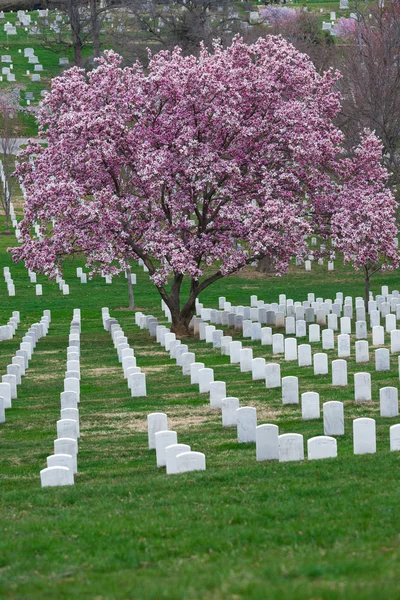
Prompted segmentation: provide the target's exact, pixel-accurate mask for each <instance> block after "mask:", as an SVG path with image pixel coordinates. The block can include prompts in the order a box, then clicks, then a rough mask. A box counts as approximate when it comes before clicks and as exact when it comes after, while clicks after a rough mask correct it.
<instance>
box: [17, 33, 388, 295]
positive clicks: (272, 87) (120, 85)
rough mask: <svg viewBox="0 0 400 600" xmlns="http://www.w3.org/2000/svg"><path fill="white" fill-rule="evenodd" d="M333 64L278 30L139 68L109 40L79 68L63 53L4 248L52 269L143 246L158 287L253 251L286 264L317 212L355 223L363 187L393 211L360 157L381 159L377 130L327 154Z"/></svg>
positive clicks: (118, 257) (22, 168) (236, 261)
mask: <svg viewBox="0 0 400 600" xmlns="http://www.w3.org/2000/svg"><path fill="white" fill-rule="evenodd" d="M338 78H339V75H338V73H335V72H332V71H328V72H326V73H324V74H323V75H320V74H318V73H317V71H316V70H315V68H314V66H313V64H312V62H311V61H310V60H309V58H308V57H307V56H306V55H305V54H301V53H300V52H298V51H297V50H295V48H294V47H293V46H292V45H290V44H289V43H288V42H286V41H285V40H284V39H282V38H280V37H273V36H269V37H266V38H265V39H259V40H258V41H257V42H256V43H254V44H252V45H247V44H245V43H244V42H243V41H242V40H241V39H240V38H236V39H235V40H234V41H233V43H232V45H231V46H230V47H229V48H226V49H224V48H223V47H222V46H220V45H219V44H218V43H215V46H214V48H213V50H212V51H211V52H209V51H207V50H206V49H205V48H203V49H202V51H201V53H200V56H199V57H194V56H187V57H185V56H183V55H182V53H181V51H180V50H179V49H178V48H177V49H175V50H174V51H173V52H167V51H165V52H160V53H159V54H157V55H156V56H153V57H151V60H150V64H149V68H148V71H147V72H145V71H144V69H143V68H142V66H141V65H140V64H135V65H133V66H131V67H125V68H122V67H121V58H120V57H119V56H118V55H117V54H115V53H114V52H111V51H109V52H106V53H105V56H104V57H103V58H101V59H100V60H99V61H98V64H97V67H96V68H95V69H94V70H93V71H92V72H90V73H89V74H86V73H85V72H84V71H83V70H82V69H78V68H72V69H70V70H69V71H67V72H66V73H65V74H64V75H63V76H62V77H58V78H56V79H54V80H53V82H52V89H51V93H49V94H48V95H47V96H46V98H45V99H44V100H43V103H42V107H41V110H40V113H39V122H40V135H43V136H47V139H48V145H47V147H45V148H43V147H40V146H39V145H38V144H31V145H30V146H29V147H28V148H27V150H26V151H25V152H24V154H23V155H22V158H21V159H20V162H19V165H18V167H17V174H18V176H19V177H20V179H21V180H22V181H23V183H24V186H25V189H26V194H27V201H26V206H25V216H24V220H23V222H22V226H21V233H22V236H23V244H22V246H21V247H20V248H18V249H14V250H13V251H12V252H13V257H14V259H15V260H19V259H22V260H24V261H25V263H26V264H27V266H28V267H30V268H31V269H33V270H38V271H44V272H45V273H46V274H48V275H54V274H55V273H56V272H58V271H59V270H60V269H61V265H62V261H63V258H64V257H65V256H66V255H71V254H74V253H78V252H79V253H83V254H84V255H85V256H86V258H87V263H88V265H89V267H90V268H91V269H92V270H93V271H96V270H98V271H107V270H109V271H113V272H115V271H117V270H118V269H122V268H124V266H125V264H126V261H127V260H129V259H136V260H137V259H138V258H142V259H143V260H144V262H145V264H146V265H147V266H148V268H149V271H150V275H151V276H152V278H153V281H154V283H155V284H156V285H157V287H158V288H159V289H161V288H162V286H164V285H165V284H166V283H167V281H168V280H169V278H170V277H171V276H173V277H175V278H177V280H180V279H179V278H180V277H181V276H185V275H187V276H189V278H191V279H192V282H197V281H198V280H199V279H200V278H201V277H203V276H204V271H205V269H209V268H211V267H214V275H211V277H209V278H208V279H207V280H205V281H206V282H212V281H214V280H215V278H216V277H217V276H222V275H225V274H228V273H232V272H234V271H236V270H237V269H239V268H241V267H242V266H244V265H245V264H248V263H250V262H253V261H254V260H257V259H258V258H262V257H264V256H270V257H272V259H273V260H274V261H275V264H276V267H277V270H278V272H279V273H283V272H284V271H285V270H286V268H287V266H288V263H289V261H290V260H291V258H292V257H293V256H295V255H299V254H302V253H304V252H305V251H306V238H307V236H308V235H309V234H310V232H311V231H312V230H313V229H314V228H315V227H316V226H318V227H321V226H322V225H323V226H324V227H325V228H326V227H327V225H326V223H327V218H328V221H329V219H331V218H333V222H334V234H335V235H336V236H338V238H340V239H341V240H342V239H344V238H347V239H349V238H351V239H353V237H354V234H353V232H352V229H351V227H352V226H351V224H350V223H351V218H354V215H355V208H354V207H358V206H364V205H365V206H369V203H373V206H374V207H376V206H378V207H382V213H379V214H380V215H381V217H382V218H385V219H387V218H391V216H390V215H388V213H387V212H385V210H386V209H385V203H386V201H390V194H389V192H387V191H385V190H384V189H383V188H382V189H381V188H380V191H379V196H378V197H377V196H376V195H375V192H376V188H374V187H373V184H372V182H370V180H369V179H368V181H367V182H364V180H363V177H364V173H365V172H364V171H362V170H361V169H360V163H362V161H364V162H365V161H366V163H368V167H367V172H366V174H368V173H372V172H374V173H375V171H376V170H377V172H379V173H380V171H379V169H380V167H379V159H380V156H379V152H378V151H377V147H378V146H377V142H376V140H375V138H373V136H369V137H367V138H366V139H365V140H364V145H363V146H361V147H360V150H359V151H358V154H357V156H356V159H355V161H354V163H353V162H352V161H347V162H346V163H345V166H343V161H342V160H339V159H338V155H339V154H340V152H341V145H342V133H341V132H340V131H339V130H338V129H337V127H336V126H335V125H334V123H333V118H334V117H335V116H336V114H337V112H338V110H339V107H340V97H339V94H338V92H337V89H336V83H337V80H338ZM371 140H372V141H371ZM374 140H375V141H374ZM32 157H34V159H33V160H32V161H31V160H30V159H31V158H32ZM363 164H364V163H363ZM373 169H375V171H374V170H373ZM361 175H362V176H361ZM374 179H375V180H376V177H374ZM379 181H380V182H382V179H380V180H379ZM382 185H383V184H382ZM338 199H339V200H338ZM371 206H372V204H371ZM357 210H358V209H357ZM374 210H375V208H374ZM357 214H358V213H357ZM365 214H366V215H371V210H368V211H367V212H366V213H365ZM360 219H361V213H360ZM35 223H39V224H40V226H41V231H42V239H41V240H39V239H37V238H34V237H32V234H31V232H32V226H33V225H34V224H35ZM386 225H387V223H385V228H386ZM360 226H361V223H360ZM377 229H382V223H381V222H380V225H379V226H378V228H377ZM389 232H390V234H389ZM364 233H365V235H361V233H357V241H354V244H355V245H357V244H367V243H368V235H367V234H366V232H364ZM392 233H393V234H394V231H392V229H390V228H386V232H385V236H386V237H385V239H387V243H389V241H388V239H389V237H390V235H392ZM374 240H375V237H374ZM376 241H378V237H377V239H376ZM341 248H342V250H343V251H344V252H345V248H344V247H343V246H341ZM368 256H369V254H368ZM374 256H375V255H374ZM215 265H216V266H215ZM207 284H208V283H203V284H202V285H203V288H204V287H205V286H206V285H207Z"/></svg>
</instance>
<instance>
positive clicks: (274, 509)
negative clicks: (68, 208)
mask: <svg viewBox="0 0 400 600" xmlns="http://www.w3.org/2000/svg"><path fill="white" fill-rule="evenodd" d="M13 243H15V238H14V237H13V236H1V237H0V249H1V251H0V274H2V273H3V267H4V266H9V267H10V270H11V273H12V276H13V279H14V282H15V289H16V296H15V297H14V298H9V297H8V295H7V292H6V285H5V283H4V281H3V278H2V275H1V276H0V318H1V323H5V322H6V321H7V320H8V318H9V317H10V315H11V312H12V311H13V310H19V311H20V313H21V323H20V325H19V327H18V329H17V331H16V333H15V336H14V338H13V339H12V340H8V341H3V342H1V343H0V369H1V373H4V372H5V371H6V366H7V364H8V363H9V362H10V357H11V356H12V354H13V353H14V352H15V350H16V349H17V348H18V346H19V342H20V340H21V337H22V335H23V333H24V332H25V331H26V329H27V328H28V326H29V325H30V324H31V323H33V322H35V321H38V320H39V318H40V316H41V314H42V313H43V310H44V309H50V310H51V319H52V320H51V324H50V329H49V333H48V335H47V336H46V337H44V338H42V339H40V340H39V342H38V344H37V346H36V349H35V352H34V354H33V357H32V360H31V362H30V365H29V370H27V374H26V376H25V378H24V379H23V383H22V385H21V386H19V388H18V398H17V399H16V400H14V401H13V406H12V408H11V409H7V411H6V423H3V424H1V425H0V448H1V460H0V506H1V519H0V529H1V535H0V596H1V597H2V598H13V599H26V598H29V599H30V600H31V599H35V598H41V599H51V600H53V599H54V598H57V599H58V600H60V599H70V598H82V599H83V598H93V599H94V598H97V599H98V600H100V599H103V600H105V599H115V598H118V599H120V598H121V599H122V598H127V599H128V598H129V599H131V598H145V599H146V600H147V599H160V598H163V599H164V598H165V599H171V600H175V599H178V598H185V600H194V599H196V600H197V599H200V598H201V599H202V600H211V599H212V600H220V599H221V600H222V599H239V598H246V599H259V598H296V599H302V598H304V599H306V598H307V599H308V598H324V599H325V598H371V599H372V598H377V597H379V596H382V597H386V598H397V597H399V573H398V565H399V560H400V525H399V523H400V505H399V500H398V496H399V474H400V452H390V450H389V427H390V425H393V424H395V423H396V422H399V418H386V419H385V418H381V417H380V416H379V399H378V398H379V394H378V389H379V388H380V387H383V386H384V385H392V386H396V387H397V386H398V380H399V374H398V366H397V356H392V357H391V370H390V372H375V370H374V361H373V352H371V348H370V354H371V359H370V363H369V364H368V365H362V368H361V369H360V365H357V366H356V364H355V362H354V351H353V349H354V335H352V357H351V358H350V359H349V360H348V370H349V385H348V386H347V387H343V388H338V387H332V385H331V375H330V374H329V375H325V376H324V375H320V376H314V374H313V369H312V367H302V368H299V367H297V362H294V363H293V362H292V363H288V362H286V363H285V361H283V360H282V361H280V362H281V369H282V375H297V376H299V386H300V393H302V392H305V391H316V392H319V393H320V395H321V404H322V402H325V401H328V400H340V401H343V402H344V405H345V435H344V436H341V437H339V438H338V458H335V459H327V460H321V461H307V460H304V461H300V462H292V463H278V462H277V461H270V462H260V463H257V462H256V456H255V444H251V443H250V444H238V443H237V436H236V428H233V429H223V428H222V426H221V414H220V411H216V410H212V409H210V407H209V396H208V394H199V392H198V386H193V385H191V384H190V379H189V378H188V377H183V376H182V370H181V367H178V366H176V365H175V361H173V360H170V359H169V355H168V353H167V352H165V351H164V350H163V348H162V347H161V346H159V345H157V344H156V342H155V341H154V339H153V338H151V337H150V336H149V333H148V331H147V330H141V329H139V327H137V326H136V325H135V320H134V315H133V314H132V313H131V312H129V311H126V310H122V309H121V307H124V306H125V305H126V304H127V290H126V281H125V279H124V278H123V277H120V278H114V279H113V283H112V284H111V285H107V284H106V283H105V282H104V280H103V279H100V278H96V279H94V280H92V281H88V283H87V284H86V285H82V284H80V282H79V280H78V279H77V278H76V275H75V270H76V267H79V266H84V262H83V261H82V260H75V261H72V260H71V261H70V262H68V263H67V265H66V269H65V279H66V281H67V283H69V285H70V295H69V296H63V295H62V294H61V292H60V291H59V289H58V286H57V285H56V283H54V282H52V283H50V282H49V281H48V280H47V279H46V278H45V277H44V276H41V275H38V283H42V284H43V296H41V297H37V296H35V285H34V284H30V283H29V278H28V275H27V271H26V269H25V267H24V266H23V265H22V264H13V263H12V262H11V258H10V256H9V255H7V254H6V252H5V249H6V247H7V246H9V245H12V244H13ZM134 271H135V272H136V273H137V285H136V286H135V289H134V291H135V302H136V305H137V310H140V311H142V312H143V313H145V314H153V315H155V316H156V317H158V318H159V319H160V321H161V322H163V323H165V324H166V322H165V319H164V318H163V314H162V312H161V307H160V298H159V296H158V294H157V292H156V290H155V288H154V287H153V286H152V284H151V283H150V282H149V279H148V275H147V274H146V273H144V272H143V271H142V269H141V268H140V267H135V268H134ZM381 284H387V285H389V287H390V289H393V288H399V287H400V276H399V275H398V273H394V274H387V275H376V276H374V280H373V282H372V290H373V292H374V293H375V294H376V293H378V292H380V286H381ZM310 291H312V292H315V294H316V295H321V296H323V297H324V298H334V297H335V293H336V292H337V291H342V292H343V293H344V294H345V295H346V294H348V295H350V294H351V295H353V296H356V295H362V293H363V282H362V278H361V276H356V275H354V272H353V271H351V270H350V269H347V268H346V269H344V268H339V269H338V270H336V271H334V272H332V273H328V272H327V271H326V265H325V266H323V267H318V266H316V265H313V271H312V273H305V272H304V270H303V269H301V268H299V267H298V268H296V267H293V268H292V269H291V272H290V273H289V275H287V276H285V277H282V278H275V277H267V278H265V277H262V276H259V275H258V274H255V273H254V271H253V270H251V269H249V270H248V271H246V272H245V273H242V274H239V275H237V276H234V277H229V278H227V279H225V280H222V281H221V282H220V283H218V284H215V285H213V286H211V287H210V288H209V289H208V290H206V292H205V293H204V294H203V295H202V296H201V298H200V301H201V302H203V304H204V306H209V307H214V308H218V296H221V295H224V296H225V297H226V298H227V300H229V301H232V303H235V304H244V305H248V304H249V300H250V295H251V294H256V295H258V297H259V298H260V299H261V298H262V299H263V300H265V301H276V300H277V298H278V295H279V293H286V294H287V297H290V298H293V299H294V300H301V301H302V300H304V299H306V298H307V293H308V292H310ZM103 306H108V307H109V309H110V314H111V316H113V317H115V318H117V319H118V321H119V322H120V324H121V326H122V327H123V329H124V331H125V333H126V335H127V336H128V338H129V343H130V345H131V347H132V348H134V350H135V356H136V358H137V364H138V366H140V367H141V368H142V370H143V372H145V373H146V378H147V397H145V398H132V397H131V395H130V393H129V391H128V387H127V384H126V381H125V380H124V378H123V372H122V368H121V365H120V363H119V362H118V358H117V353H116V351H115V349H114V347H113V344H112V341H111V338H110V335H109V333H107V332H106V331H104V329H103V325H102V320H101V308H102V307H103ZM74 308H80V309H81V317H82V333H81V402H80V421H81V425H80V428H81V438H80V443H79V473H78V474H77V475H76V477H75V485H74V486H66V487H53V488H44V489H42V488H41V487H40V477H39V472H40V470H41V469H43V468H45V467H46V457H47V456H48V455H50V454H51V453H52V452H53V440H54V439H55V438H56V437H57V436H56V421H57V420H58V419H59V410H60V401H59V397H60V392H62V390H63V379H64V370H65V361H66V348H67V345H68V333H69V326H70V321H71V319H72V312H73V309H74ZM229 334H230V335H231V334H232V335H233V337H234V339H235V338H237V339H241V338H240V337H239V334H238V333H235V332H233V331H231V332H229ZM386 335H387V334H386ZM369 341H370V343H371V340H369ZM187 343H188V345H189V349H190V350H191V351H193V352H195V353H196V360H198V361H202V362H204V363H205V365H206V366H207V367H212V368H213V369H214V371H215V379H216V380H223V381H226V382H227V393H228V395H232V396H237V397H239V399H240V402H241V405H242V406H246V405H250V406H255V407H256V408H257V419H258V423H259V424H260V423H275V424H277V425H279V432H280V433H288V432H293V433H301V434H303V435H304V438H305V440H306V439H308V438H310V437H312V436H316V435H322V434H323V426H322V419H318V420H312V421H303V420H302V418H301V408H300V405H296V406H294V405H286V406H283V405H282V400H281V389H280V388H279V389H266V388H265V383H264V382H263V381H252V379H251V373H241V372H240V369H239V367H238V365H231V364H229V357H227V356H221V354H220V351H219V350H216V349H213V348H212V347H211V346H210V345H209V344H208V345H206V344H205V342H204V341H199V340H198V338H197V337H196V338H194V337H193V338H189V340H188V341H187ZM243 345H244V346H245V347H246V346H251V347H253V351H254V356H255V357H257V356H260V357H265V358H266V359H268V360H273V361H274V362H276V357H274V358H272V355H271V346H261V345H260V342H259V341H258V342H254V341H253V342H252V341H250V340H246V341H243ZM320 347H321V346H320V345H319V344H313V352H315V349H316V348H320ZM328 354H329V357H330V359H332V358H336V357H337V352H336V350H335V351H328ZM360 370H363V371H369V372H371V374H373V377H372V397H373V401H372V402H367V403H360V404H357V405H356V404H355V402H354V387H353V377H352V374H353V373H354V372H357V371H360ZM159 411H160V412H165V413H167V415H168V419H169V428H170V429H173V430H175V431H177V433H178V441H179V442H182V443H187V444H190V446H191V448H192V450H196V451H200V452H204V453H205V455H206V461H207V470H206V471H203V472H192V473H187V474H180V475H170V476H167V475H166V473H165V470H164V469H157V467H156V460H155V451H154V450H148V442H147V426H146V417H147V415H148V414H149V413H151V412H159ZM361 416H367V417H373V418H374V419H376V422H377V452H376V454H370V455H363V456H354V455H353V441H352V420H353V419H354V418H357V417H361Z"/></svg>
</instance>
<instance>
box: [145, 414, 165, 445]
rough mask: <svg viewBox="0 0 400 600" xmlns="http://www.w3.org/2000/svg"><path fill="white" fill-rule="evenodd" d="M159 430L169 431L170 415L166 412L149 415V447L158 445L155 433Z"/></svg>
mask: <svg viewBox="0 0 400 600" xmlns="http://www.w3.org/2000/svg"><path fill="white" fill-rule="evenodd" d="M157 431H168V417H167V415H166V414H165V413H159V412H158V413H150V414H149V415H147V434H148V441H149V449H153V448H155V447H156V438H155V434H156V433H157Z"/></svg>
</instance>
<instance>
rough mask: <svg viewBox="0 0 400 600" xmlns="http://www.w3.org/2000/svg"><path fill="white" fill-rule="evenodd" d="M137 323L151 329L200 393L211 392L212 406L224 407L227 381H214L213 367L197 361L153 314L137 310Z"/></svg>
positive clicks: (152, 333)
mask: <svg viewBox="0 0 400 600" xmlns="http://www.w3.org/2000/svg"><path fill="white" fill-rule="evenodd" d="M135 323H136V325H138V326H139V327H140V328H141V329H148V330H149V333H150V335H152V336H153V337H155V338H156V341H157V342H158V343H159V344H160V345H162V346H163V347H164V349H165V351H166V352H169V355H170V358H171V359H175V361H176V364H177V365H178V366H180V367H182V375H184V376H188V377H190V383H191V384H193V385H198V386H199V393H200V394H209V397H210V407H211V408H216V409H220V408H222V399H223V398H225V397H226V383H225V382H224V381H214V370H213V369H209V368H206V367H205V365H204V363H200V362H196V356H195V354H194V352H190V351H189V348H188V346H187V345H186V344H182V343H181V341H180V340H177V339H176V336H175V334H174V333H172V332H171V331H170V330H169V328H168V327H165V326H164V325H158V321H157V319H155V318H154V317H153V316H152V315H144V314H143V313H141V312H136V313H135ZM250 370H251V367H250Z"/></svg>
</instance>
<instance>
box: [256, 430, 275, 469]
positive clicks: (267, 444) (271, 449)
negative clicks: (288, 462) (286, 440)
mask: <svg viewBox="0 0 400 600" xmlns="http://www.w3.org/2000/svg"><path fill="white" fill-rule="evenodd" d="M256 457H257V460H258V461H263V460H278V458H279V427H278V426H277V425H272V424H269V423H267V424H264V425H258V426H257V427H256Z"/></svg>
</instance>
